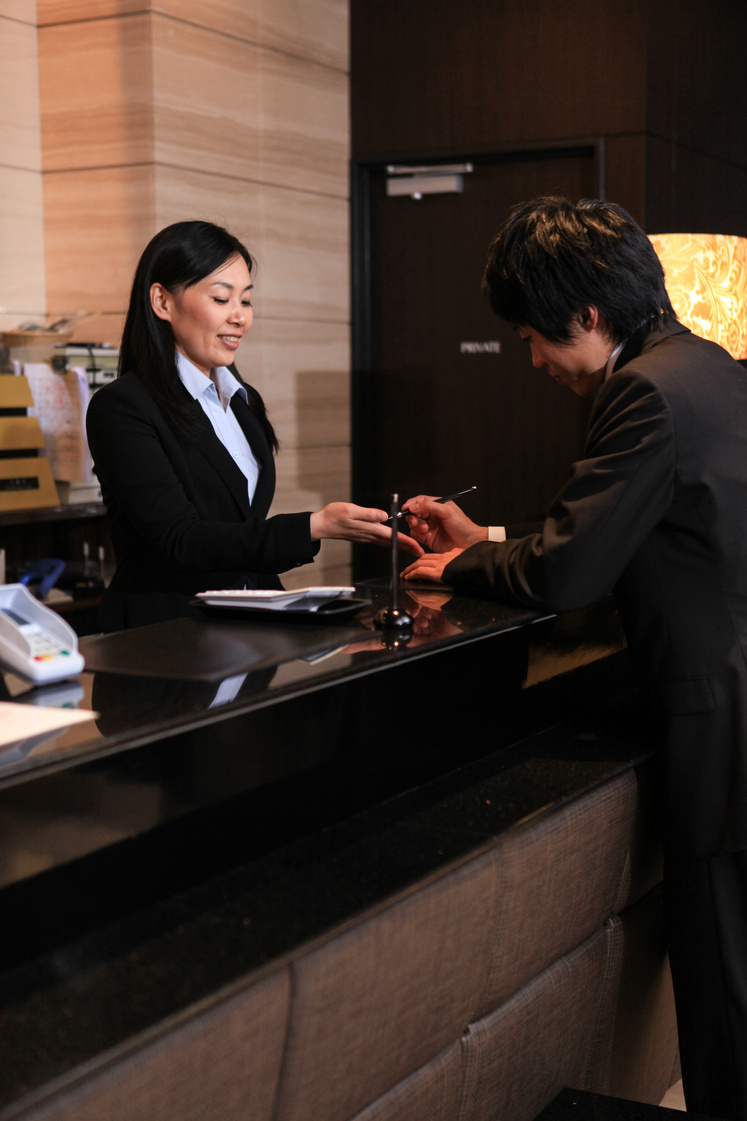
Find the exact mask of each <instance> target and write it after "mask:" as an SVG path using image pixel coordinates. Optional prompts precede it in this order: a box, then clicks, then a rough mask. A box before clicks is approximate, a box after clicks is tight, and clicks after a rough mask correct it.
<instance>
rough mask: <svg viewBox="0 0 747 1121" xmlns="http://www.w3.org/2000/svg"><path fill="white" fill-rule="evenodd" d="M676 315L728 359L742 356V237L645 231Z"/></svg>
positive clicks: (745, 311)
mask: <svg viewBox="0 0 747 1121" xmlns="http://www.w3.org/2000/svg"><path fill="white" fill-rule="evenodd" d="M650 240H651V243H652V245H653V247H654V249H655V250H656V252H657V254H658V256H659V260H660V261H661V263H662V265H663V266H664V274H665V276H666V284H667V291H668V292H669V298H670V300H671V301H672V306H673V307H674V310H675V312H676V313H677V318H678V319H679V321H680V322H681V323H684V324H685V326H686V327H689V328H690V330H691V331H694V332H695V334H696V335H701V336H702V337H703V338H704V339H711V340H712V341H713V342H716V343H719V344H720V345H721V346H723V347H724V349H725V350H728V351H729V353H730V354H731V355H732V356H733V357H734V358H747V238H743V237H731V236H729V235H727V234H651V235H650Z"/></svg>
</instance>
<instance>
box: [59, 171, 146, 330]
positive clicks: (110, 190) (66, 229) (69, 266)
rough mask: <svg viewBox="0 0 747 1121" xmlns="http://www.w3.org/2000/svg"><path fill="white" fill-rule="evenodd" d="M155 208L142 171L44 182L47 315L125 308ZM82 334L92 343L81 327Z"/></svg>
mask: <svg viewBox="0 0 747 1121" xmlns="http://www.w3.org/2000/svg"><path fill="white" fill-rule="evenodd" d="M154 205H155V196H154V189H153V175H152V171H151V168H149V167H148V166H147V165H135V166H132V167H111V168H101V169H94V170H82V171H59V172H48V173H47V174H46V175H45V176H44V215H45V223H46V259H47V299H48V303H49V308H50V311H52V312H55V313H60V312H65V311H77V310H78V309H84V310H86V311H94V312H109V313H112V312H118V311H120V312H121V311H122V310H123V309H124V308H126V306H127V298H128V295H129V291H130V286H131V284H132V277H133V274H134V272H135V266H136V264H137V261H138V258H139V256H140V252H141V250H142V248H143V246H144V245H145V243H146V242H147V241H148V239H149V238H150V237H151V236H152V234H153V233H154V232H155V231H154V229H153V212H154ZM81 331H82V335H83V337H84V338H88V337H90V335H89V333H88V331H89V328H88V327H87V326H86V324H82V325H81ZM109 341H111V340H109ZM115 341H118V340H115Z"/></svg>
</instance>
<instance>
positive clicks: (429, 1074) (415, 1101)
mask: <svg viewBox="0 0 747 1121" xmlns="http://www.w3.org/2000/svg"><path fill="white" fill-rule="evenodd" d="M461 1088H462V1048H461V1045H460V1043H459V1042H458V1041H457V1042H456V1043H452V1045H451V1047H447V1049H446V1050H445V1051H443V1052H442V1053H441V1054H440V1055H437V1056H436V1058H435V1059H431V1061H430V1062H429V1063H426V1064H425V1066H424V1067H421V1068H420V1070H416V1071H415V1073H414V1074H411V1075H410V1077H409V1078H405V1079H404V1081H402V1082H398V1083H397V1085H396V1086H394V1087H393V1088H392V1089H391V1090H389V1092H388V1093H386V1094H383V1095H382V1097H380V1098H377V1100H376V1101H375V1102H374V1103H373V1104H372V1105H370V1106H367V1107H366V1109H364V1110H362V1111H361V1112H360V1113H356V1115H355V1117H354V1118H352V1119H351V1121H454V1118H455V1117H456V1115H457V1112H458V1109H459V1097H460V1093H461Z"/></svg>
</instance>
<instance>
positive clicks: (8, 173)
mask: <svg viewBox="0 0 747 1121" xmlns="http://www.w3.org/2000/svg"><path fill="white" fill-rule="evenodd" d="M0 200H2V205H0V329H2V328H3V327H17V326H18V324H19V322H21V321H23V320H26V319H30V318H38V317H39V316H41V315H43V314H44V310H45V294H44V232H43V217H42V174H41V140H40V126H39V82H38V66H37V39H36V5H35V2H34V0H0Z"/></svg>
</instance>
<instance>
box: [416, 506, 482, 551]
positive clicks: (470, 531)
mask: <svg viewBox="0 0 747 1121" xmlns="http://www.w3.org/2000/svg"><path fill="white" fill-rule="evenodd" d="M403 506H406V507H407V509H406V511H405V512H406V513H407V524H408V525H409V527H410V532H411V533H412V535H413V537H414V538H415V540H416V541H419V542H420V544H421V545H425V546H426V547H427V548H429V549H432V550H433V551H434V552H435V553H445V552H448V551H450V550H451V549H460V550H461V549H468V548H469V546H470V545H476V544H477V543H478V542H479V541H487V539H488V530H487V526H481V525H476V524H475V523H474V522H473V521H470V519H469V518H468V517H467V515H466V514H465V513H464V512H463V511H462V510H461V509H460V508H459V507H458V506H457V505H456V503H455V502H437V501H436V499H435V498H431V497H429V496H428V495H425V494H419V495H418V496H417V498H408V500H407V502H404V503H403Z"/></svg>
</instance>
